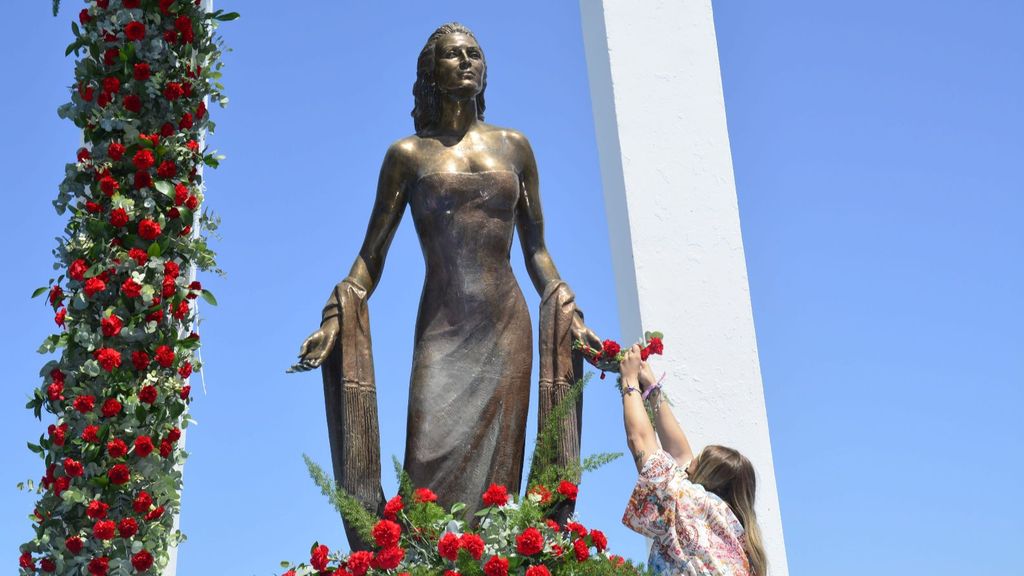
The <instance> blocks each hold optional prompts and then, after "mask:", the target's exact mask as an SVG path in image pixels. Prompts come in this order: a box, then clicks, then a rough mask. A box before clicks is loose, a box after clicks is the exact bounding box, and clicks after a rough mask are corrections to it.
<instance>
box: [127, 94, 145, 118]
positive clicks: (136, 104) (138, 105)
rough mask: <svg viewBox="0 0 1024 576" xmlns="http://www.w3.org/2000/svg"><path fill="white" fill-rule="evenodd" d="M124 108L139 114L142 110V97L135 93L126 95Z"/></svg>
mask: <svg viewBox="0 0 1024 576" xmlns="http://www.w3.org/2000/svg"><path fill="white" fill-rule="evenodd" d="M123 104H124V109H125V110H127V111H129V112H133V113H135V114H138V113H139V112H142V98H139V97H138V96H136V95H135V94H129V95H127V96H125V97H124V102H123Z"/></svg>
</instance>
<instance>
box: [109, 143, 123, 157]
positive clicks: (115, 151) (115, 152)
mask: <svg viewBox="0 0 1024 576" xmlns="http://www.w3.org/2000/svg"><path fill="white" fill-rule="evenodd" d="M124 152H125V148H124V144H121V143H119V142H111V143H110V146H107V156H110V159H111V160H114V161H117V160H120V159H121V158H124Z"/></svg>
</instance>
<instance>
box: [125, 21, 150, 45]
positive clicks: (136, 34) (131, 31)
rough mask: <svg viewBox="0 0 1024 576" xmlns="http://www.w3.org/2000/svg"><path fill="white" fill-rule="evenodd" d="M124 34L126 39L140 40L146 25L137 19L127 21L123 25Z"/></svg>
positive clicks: (144, 32)
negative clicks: (126, 23)
mask: <svg viewBox="0 0 1024 576" xmlns="http://www.w3.org/2000/svg"><path fill="white" fill-rule="evenodd" d="M124 36H125V38H127V39H128V40H132V41H135V40H142V39H143V38H145V37H146V25H145V24H143V23H142V22H138V21H134V22H129V23H128V25H127V26H125V27H124Z"/></svg>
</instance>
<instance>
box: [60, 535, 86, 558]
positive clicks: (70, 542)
mask: <svg viewBox="0 0 1024 576" xmlns="http://www.w3.org/2000/svg"><path fill="white" fill-rule="evenodd" d="M82 544H83V542H82V539H81V538H79V537H78V536H70V537H68V538H67V539H66V540H64V547H65V548H67V549H68V552H71V553H72V554H78V553H79V552H81V551H82Z"/></svg>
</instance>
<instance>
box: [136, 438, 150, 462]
mask: <svg viewBox="0 0 1024 576" xmlns="http://www.w3.org/2000/svg"><path fill="white" fill-rule="evenodd" d="M154 448H155V447H154V446H153V439H152V438H150V437H149V436H139V437H138V438H136V439H135V455H136V456H138V457H139V458H145V457H146V456H149V455H150V454H152V453H153V449H154Z"/></svg>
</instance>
